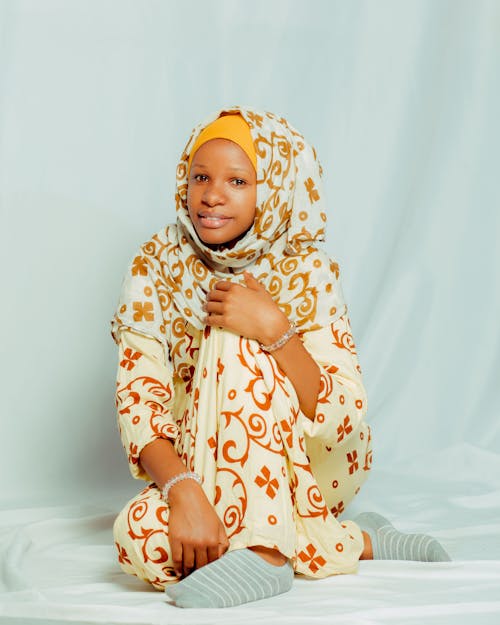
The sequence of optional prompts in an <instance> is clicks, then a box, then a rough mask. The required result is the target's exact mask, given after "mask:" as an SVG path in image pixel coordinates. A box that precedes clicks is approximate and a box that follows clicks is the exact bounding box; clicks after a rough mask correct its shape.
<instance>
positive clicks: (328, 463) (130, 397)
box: [112, 107, 448, 607]
mask: <svg viewBox="0 0 500 625" xmlns="http://www.w3.org/2000/svg"><path fill="white" fill-rule="evenodd" d="M320 178H321V168H320V166H319V163H318V161H317V159H316V154H315V152H314V149H312V148H311V147H310V146H309V145H308V144H307V143H306V141H305V140H304V138H303V137H302V136H301V135H300V133H298V132H297V131H296V130H295V129H294V128H292V127H291V126H290V125H289V124H288V123H287V122H286V120H284V119H282V118H279V117H277V116H276V115H273V114H271V113H265V112H262V113H261V112H256V111H253V110H250V109H248V108H244V107H232V108H229V109H226V110H223V111H220V112H219V113H217V114H216V115H213V116H212V117H211V118H210V119H209V120H207V121H206V122H205V123H203V124H200V125H199V126H198V127H196V128H195V129H194V131H193V133H192V135H191V138H190V139H189V141H188V144H187V146H186V149H185V151H184V153H183V154H182V157H181V160H180V163H179V165H178V168H177V194H176V208H177V223H176V224H173V225H169V226H168V227H167V228H166V229H164V230H162V231H161V232H159V233H158V234H156V235H155V236H153V237H152V239H151V240H150V241H148V242H147V243H145V244H144V245H143V246H142V247H141V249H140V251H139V253H138V254H137V255H136V256H135V257H134V259H133V261H132V263H131V265H130V267H129V269H128V271H127V274H126V277H125V281H124V284H123V289H122V295H121V301H120V303H119V306H118V310H117V313H116V315H115V317H114V319H113V322H112V332H113V336H114V338H115V341H116V342H117V344H118V346H119V367H118V381H117V395H116V397H117V407H118V419H119V426H120V433H121V437H122V442H123V445H124V448H125V451H126V453H127V455H128V459H129V463H130V468H131V471H132V475H133V476H134V477H138V478H142V479H145V480H148V481H150V482H151V483H150V484H149V486H147V488H145V489H144V490H143V491H142V492H141V493H140V494H139V495H138V496H137V497H135V498H134V499H133V500H132V501H130V502H129V503H128V504H127V506H126V507H125V508H124V509H123V510H122V512H121V513H120V515H119V516H118V518H117V520H116V522H115V526H114V534H115V540H116V546H117V549H118V554H119V561H120V564H121V566H122V568H123V570H124V571H125V572H127V573H131V574H133V575H136V576H138V577H140V578H142V579H144V580H147V581H148V582H150V583H151V584H152V585H153V586H154V587H155V588H158V589H165V591H166V593H167V594H168V595H169V597H170V598H172V599H174V601H175V603H176V605H178V606H181V607H202V606H206V607H223V606H231V605H237V604H240V603H244V602H247V601H252V600H256V599H262V598H264V597H268V596H272V595H275V594H279V593H282V592H286V591H287V590H289V589H290V587H291V585H292V580H293V575H294V573H296V574H302V575H307V576H310V577H314V578H321V577H325V576H328V575H335V574H339V573H354V572H355V571H356V570H357V564H358V561H359V559H362V558H371V557H379V558H398V559H420V560H427V561H429V560H440V559H448V557H447V554H446V553H445V552H444V550H443V549H442V547H441V546H440V545H439V543H437V541H436V540H435V539H432V538H431V537H428V536H423V535H404V534H401V533H399V532H397V531H396V530H395V529H394V528H393V527H392V525H390V523H389V522H388V521H387V520H386V519H384V518H383V517H380V516H379V515H376V514H374V513H365V514H363V515H360V516H359V517H358V519H356V520H355V521H349V520H344V521H342V522H339V521H338V520H337V516H338V515H340V514H341V513H343V512H344V510H345V508H346V507H347V505H348V503H349V502H350V501H351V500H352V498H353V497H354V496H355V494H356V493H357V492H358V491H359V489H360V487H361V485H362V484H363V482H364V481H365V479H366V477H367V475H368V472H369V470H370V465H371V460H372V451H371V437H370V429H369V426H368V425H367V424H366V423H365V421H364V418H365V414H366V394H365V390H364V387H363V383H362V379H361V370H360V367H359V364H358V360H357V356H356V351H355V345H354V341H353V337H352V334H351V328H350V324H349V318H348V315H347V308H346V305H345V302H344V299H343V296H342V290H341V285H340V281H339V267H338V265H337V263H335V262H334V261H332V260H330V259H329V258H328V256H327V255H326V254H325V253H324V252H323V251H321V250H320V249H319V248H318V247H317V245H318V243H319V242H321V241H323V240H324V229H325V222H326V209H325V206H324V201H323V192H322V189H321V184H320ZM395 538H397V540H395ZM395 547H397V548H396V549H395ZM179 580H180V581H179Z"/></svg>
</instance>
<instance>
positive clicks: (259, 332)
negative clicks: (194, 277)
mask: <svg viewBox="0 0 500 625" xmlns="http://www.w3.org/2000/svg"><path fill="white" fill-rule="evenodd" d="M244 277H245V283H246V286H243V285H241V284H235V283H233V282H228V281H226V280H223V281H220V282H217V284H216V285H215V288H214V289H213V290H212V291H210V293H209V294H208V296H207V301H206V304H205V310H206V312H207V313H208V315H207V317H206V319H205V321H206V324H207V325H209V326H217V327H219V328H225V329H226V330H231V331H232V332H235V333H236V334H239V335H240V336H244V337H246V338H248V339H256V340H257V341H259V343H262V344H264V345H268V344H270V343H273V342H274V341H276V340H277V339H278V338H279V337H280V336H282V335H283V334H284V333H285V332H286V331H287V330H288V328H289V327H290V323H289V321H288V319H287V317H286V315H285V314H284V313H283V312H282V311H281V310H280V308H279V307H278V305H277V304H276V302H275V301H274V300H273V298H272V297H271V295H270V294H269V293H268V292H267V291H266V289H265V287H264V286H263V285H262V284H261V283H260V282H258V281H257V280H256V279H255V278H254V277H253V275H252V274H251V273H249V272H248V271H245V273H244Z"/></svg>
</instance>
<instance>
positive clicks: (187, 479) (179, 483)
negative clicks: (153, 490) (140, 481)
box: [161, 471, 201, 506]
mask: <svg viewBox="0 0 500 625" xmlns="http://www.w3.org/2000/svg"><path fill="white" fill-rule="evenodd" d="M189 486H190V487H191V490H192V487H193V486H195V487H197V488H201V477H200V476H199V475H198V474H197V473H195V472H194V471H183V472H182V473H178V474H177V475H175V476H174V477H172V478H171V479H170V480H168V481H167V482H165V484H164V485H163V488H162V489H161V495H162V498H163V500H164V501H165V503H166V504H167V506H168V505H170V503H171V501H172V497H173V498H174V499H175V493H176V492H179V491H180V492H181V493H182V491H183V490H186V491H187V490H189V488H188V487H189ZM182 487H184V488H182Z"/></svg>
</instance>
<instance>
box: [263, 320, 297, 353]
mask: <svg viewBox="0 0 500 625" xmlns="http://www.w3.org/2000/svg"><path fill="white" fill-rule="evenodd" d="M296 332H297V326H296V325H295V323H293V322H292V324H291V325H290V327H289V328H288V330H287V331H286V332H285V334H283V335H282V336H280V338H279V339H278V340H277V341H275V342H274V343H271V345H262V343H259V345H260V348H261V349H263V350H264V351H265V352H274V351H275V350H277V349H279V348H280V347H283V345H284V344H285V343H288V341H289V340H290V339H291V338H292V336H293V335H294V334H295V333H296Z"/></svg>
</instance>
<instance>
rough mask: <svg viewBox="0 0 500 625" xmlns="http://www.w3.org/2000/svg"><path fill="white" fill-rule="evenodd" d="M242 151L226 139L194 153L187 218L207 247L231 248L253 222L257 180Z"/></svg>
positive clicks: (211, 141)
mask: <svg viewBox="0 0 500 625" xmlns="http://www.w3.org/2000/svg"><path fill="white" fill-rule="evenodd" d="M256 178H257V177H256V174H255V169H254V167H253V165H252V162H251V161H250V159H249V158H248V156H247V155H246V153H245V151H244V150H242V149H241V148H240V146H239V145H238V144H236V143H234V142H233V141H229V140H228V139H211V140H210V141H207V142H206V143H204V144H203V145H202V146H201V147H200V148H199V149H198V150H197V151H196V153H195V155H194V157H193V160H192V161H191V171H190V172H189V180H188V190H187V204H188V211H189V217H190V218H191V221H192V222H193V225H194V228H195V230H196V232H197V234H198V236H199V237H200V239H201V240H202V241H203V242H204V243H205V244H207V245H214V246H217V245H222V244H225V245H226V246H227V247H231V245H233V244H234V243H236V241H237V240H238V239H240V238H241V237H242V235H244V234H245V233H246V231H247V230H248V229H249V228H250V226H251V225H252V224H253V221H254V219H255V208H256V204H257V179H256Z"/></svg>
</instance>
